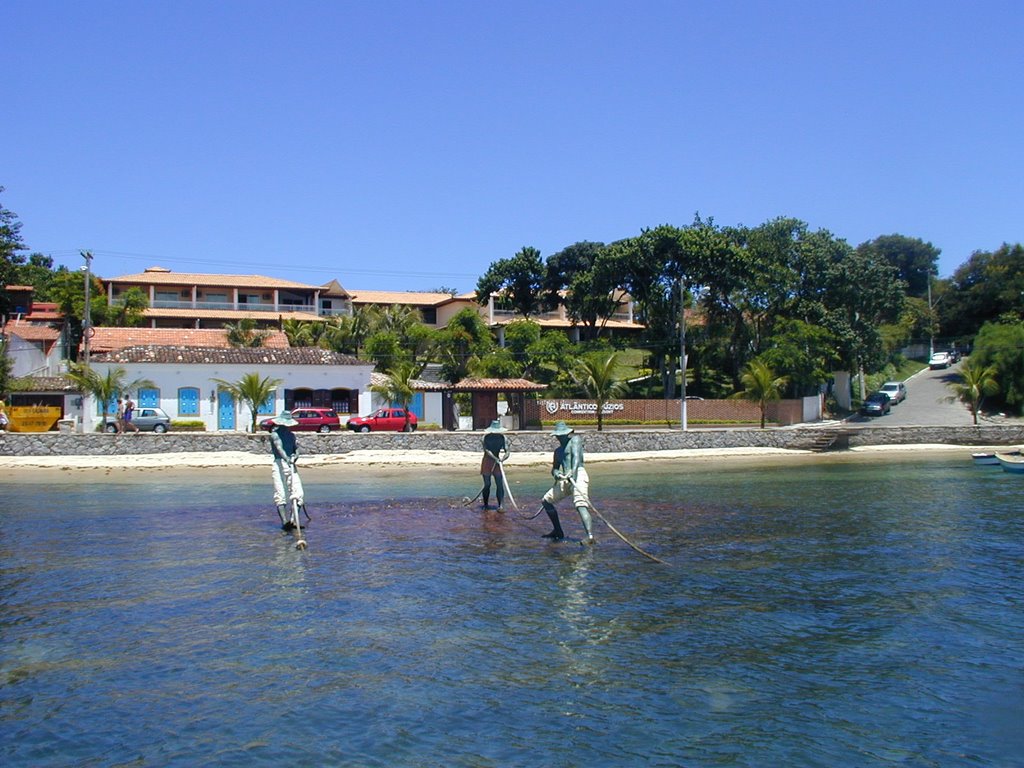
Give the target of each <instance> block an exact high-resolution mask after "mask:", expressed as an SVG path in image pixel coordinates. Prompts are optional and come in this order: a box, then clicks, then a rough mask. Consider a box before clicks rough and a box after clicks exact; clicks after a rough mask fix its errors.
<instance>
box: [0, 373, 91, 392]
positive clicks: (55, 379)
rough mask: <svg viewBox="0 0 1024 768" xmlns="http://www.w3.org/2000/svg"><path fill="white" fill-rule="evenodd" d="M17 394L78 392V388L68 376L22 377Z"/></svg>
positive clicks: (18, 381) (18, 380)
mask: <svg viewBox="0 0 1024 768" xmlns="http://www.w3.org/2000/svg"><path fill="white" fill-rule="evenodd" d="M13 381H16V382H17V389H16V390H14V391H15V392H77V391H78V387H77V386H76V385H75V383H74V382H72V381H71V379H69V378H67V377H66V376H21V377H19V378H17V379H13Z"/></svg>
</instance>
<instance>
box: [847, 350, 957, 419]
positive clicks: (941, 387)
mask: <svg viewBox="0 0 1024 768" xmlns="http://www.w3.org/2000/svg"><path fill="white" fill-rule="evenodd" d="M959 367H960V366H959V364H957V365H954V366H952V367H950V368H943V369H940V370H937V371H932V370H930V369H928V368H925V369H924V370H923V371H921V372H920V373H916V374H914V375H913V376H911V377H910V378H909V379H907V381H906V385H907V399H906V400H904V401H903V402H902V403H900V404H899V405H894V406H893V408H892V411H891V412H890V413H889V414H888V415H887V416H872V417H868V416H857V417H855V418H853V419H850V423H854V424H865V423H870V424H872V425H878V426H880V427H881V426H885V427H911V426H926V427H934V426H942V427H956V426H961V425H964V424H973V423H974V419H973V418H972V417H971V411H970V409H968V408H967V407H966V406H965V405H963V404H962V403H960V402H958V401H952V402H951V401H949V400H948V398H949V397H951V396H952V395H953V390H952V389H951V388H950V387H949V384H950V383H951V382H953V381H955V380H956V372H957V370H958V369H959Z"/></svg>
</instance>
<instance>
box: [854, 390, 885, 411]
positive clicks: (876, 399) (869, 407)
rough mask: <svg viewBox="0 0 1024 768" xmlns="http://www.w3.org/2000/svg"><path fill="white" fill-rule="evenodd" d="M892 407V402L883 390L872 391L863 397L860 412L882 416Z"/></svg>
mask: <svg viewBox="0 0 1024 768" xmlns="http://www.w3.org/2000/svg"><path fill="white" fill-rule="evenodd" d="M891 409H892V402H891V401H890V400H889V396H888V395H887V394H885V392H872V393H871V394H870V395H868V396H867V397H866V398H865V399H864V403H863V404H862V405H861V407H860V412H861V413H863V414H864V415H865V416H884V415H885V414H887V413H888V412H889V411H890V410H891Z"/></svg>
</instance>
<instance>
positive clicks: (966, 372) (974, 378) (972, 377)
mask: <svg viewBox="0 0 1024 768" xmlns="http://www.w3.org/2000/svg"><path fill="white" fill-rule="evenodd" d="M957 375H958V376H959V377H960V379H959V381H957V382H955V383H954V384H952V385H951V386H952V387H953V392H955V393H956V394H955V396H954V397H952V398H950V399H951V400H959V401H960V402H961V403H964V404H965V405H967V406H968V407H969V408H970V409H971V415H972V416H973V417H974V425H975V426H977V425H978V411H980V410H981V403H982V401H983V400H984V399H985V395H994V394H995V393H996V392H998V391H999V383H998V382H997V381H996V367H995V366H994V365H990V366H987V367H986V366H983V365H981V364H980V363H973V362H972V361H971V360H967V361H965V362H964V364H963V365H961V366H960V372H959V374H957Z"/></svg>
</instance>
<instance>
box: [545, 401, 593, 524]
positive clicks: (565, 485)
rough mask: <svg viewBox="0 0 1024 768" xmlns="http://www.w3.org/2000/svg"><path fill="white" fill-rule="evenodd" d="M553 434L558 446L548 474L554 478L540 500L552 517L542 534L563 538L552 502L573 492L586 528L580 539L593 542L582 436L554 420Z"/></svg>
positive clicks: (563, 423) (581, 520) (573, 497)
mask: <svg viewBox="0 0 1024 768" xmlns="http://www.w3.org/2000/svg"><path fill="white" fill-rule="evenodd" d="M552 434H553V435H554V436H555V437H557V438H558V447H557V448H556V449H555V453H554V457H553V460H552V462H551V475H552V476H553V477H554V478H555V484H554V485H553V486H551V489H550V490H549V491H548V492H547V493H545V494H544V499H543V500H542V501H541V504H542V505H543V507H544V511H545V512H547V513H548V518H549V519H550V520H551V526H552V528H551V530H550V531H549V532H548V533H545V534H544V538H546V539H564V538H565V533H564V532H563V531H562V524H561V523H560V522H559V520H558V510H557V509H555V503H556V502H558V501H561V500H562V499H564V498H566V497H568V496H572V502H573V506H575V507H576V511H577V512H578V513H579V516H580V522H582V523H583V530H584V531H586V537H585V538H584V539H583V541H582V543H583V544H593V542H594V535H593V533H592V532H591V521H590V496H589V495H588V488H589V486H590V477H589V476H588V475H587V470H586V469H584V467H583V440H582V439H581V438H580V436H579V435H577V434H576V433H575V432H574V430H573V428H572V427H570V426H569V425H568V424H566V423H565V422H564V421H559V422H556V423H555V428H554V430H553V432H552Z"/></svg>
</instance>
